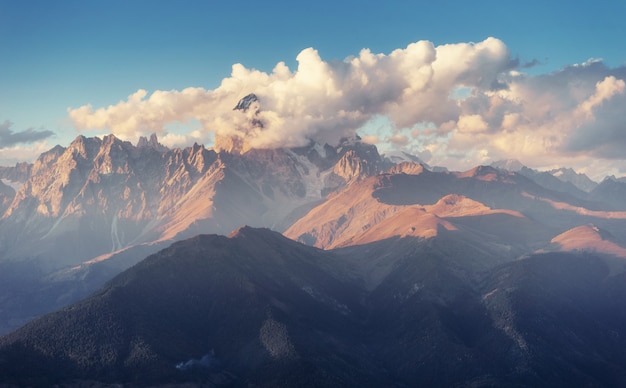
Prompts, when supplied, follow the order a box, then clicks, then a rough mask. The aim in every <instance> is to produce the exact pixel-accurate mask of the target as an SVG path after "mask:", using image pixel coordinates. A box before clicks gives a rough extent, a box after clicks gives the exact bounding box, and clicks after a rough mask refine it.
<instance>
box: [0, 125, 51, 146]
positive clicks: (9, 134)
mask: <svg viewBox="0 0 626 388" xmlns="http://www.w3.org/2000/svg"><path fill="white" fill-rule="evenodd" d="M12 126H13V123H12V122H10V121H8V120H6V121H4V122H3V123H2V124H0V148H8V147H13V146H15V145H17V144H20V143H22V144H24V143H34V142H37V141H41V140H44V139H47V138H49V137H50V136H52V135H54V132H52V131H48V130H36V129H33V128H28V129H25V130H23V131H19V132H15V131H13V130H12V129H11V127H12Z"/></svg>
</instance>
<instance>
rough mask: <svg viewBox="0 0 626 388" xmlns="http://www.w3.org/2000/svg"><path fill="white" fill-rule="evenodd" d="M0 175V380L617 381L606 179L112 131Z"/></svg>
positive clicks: (616, 251) (371, 149)
mask: <svg viewBox="0 0 626 388" xmlns="http://www.w3.org/2000/svg"><path fill="white" fill-rule="evenodd" d="M255 98H256V96H254V95H250V96H246V98H244V99H242V101H241V102H240V104H238V106H237V107H236V109H239V110H242V111H245V110H248V109H251V108H252V107H254V106H255V105H254V104H255V101H256V100H255ZM0 178H1V180H0V211H1V212H2V216H1V217H0V333H8V334H6V335H5V336H4V337H0V385H1V383H4V382H6V383H7V384H14V385H18V386H22V385H35V386H37V385H39V386H48V385H53V384H69V385H72V384H75V385H81V384H83V385H84V384H91V383H93V384H100V383H102V384H117V383H120V384H123V383H124V384H138V385H155V384H174V385H176V384H186V383H192V384H194V383H197V384H204V385H207V386H220V385H224V386H227V385H235V386H241V385H258V386H277V385H278V386H306V385H310V386H346V385H348V386H355V385H358V386H361V385H363V386H415V385H417V386H455V385H458V386H555V385H557V386H571V385H584V386H620V385H625V384H626V368H625V367H624V365H626V351H625V350H624V349H626V347H625V346H624V345H626V344H625V343H624V338H626V331H625V329H624V328H626V298H625V297H626V288H625V287H626V286H625V284H626V283H625V282H624V280H626V279H625V278H624V277H625V276H626V181H624V180H623V179H617V178H614V177H608V178H607V179H605V180H603V181H602V182H600V183H595V182H593V181H591V180H590V179H589V178H588V177H586V176H584V175H582V174H577V173H576V172H574V171H572V170H571V169H558V170H552V171H544V172H541V171H536V170H533V169H530V168H528V167H525V166H523V165H522V164H521V163H519V162H517V161H514V160H507V161H501V162H497V163H494V164H493V165H492V166H477V167H475V168H472V169H470V170H467V171H461V172H459V171H448V170H446V169H442V168H435V167H431V166H428V165H426V164H424V163H422V162H421V160H420V159H419V158H417V157H415V156H412V155H410V154H407V153H393V154H389V155H380V154H379V152H378V150H377V149H376V147H375V146H372V145H369V144H365V143H363V142H362V141H361V140H360V139H359V138H354V139H343V140H342V141H341V142H340V144H338V145H336V146H330V145H328V144H324V145H321V144H317V143H314V142H311V143H310V144H308V145H307V146H304V147H299V148H292V149H274V150H260V149H254V148H250V147H249V145H247V144H245V141H244V140H242V139H216V146H215V147H214V149H207V148H205V147H204V146H201V145H197V144H194V145H193V146H191V147H188V148H185V149H168V148H167V147H165V146H163V145H161V144H160V143H159V141H158V139H157V137H156V136H152V137H150V138H149V139H148V138H141V139H140V140H139V142H138V143H137V144H136V145H133V144H131V143H129V142H126V141H122V140H120V139H118V138H116V137H115V136H113V135H109V136H106V137H104V138H98V137H94V138H87V137H83V136H79V137H77V138H76V139H75V140H74V141H73V142H72V143H71V144H70V145H69V146H68V147H61V146H56V147H54V148H52V149H51V150H49V151H48V152H46V153H44V154H42V155H41V156H40V157H39V158H38V159H37V160H36V161H35V162H34V163H33V164H18V165H16V166H14V167H5V168H2V169H0ZM244 225H247V226H245V227H243V226H244ZM233 231H235V232H233ZM231 232H232V234H231ZM280 233H282V235H281V234H280ZM226 235H228V236H229V237H224V236H226ZM89 295H91V296H89ZM56 310H58V311H56ZM55 311H56V312H55ZM46 313H50V314H47V315H46ZM27 322H28V323H27ZM18 328H19V329H18Z"/></svg>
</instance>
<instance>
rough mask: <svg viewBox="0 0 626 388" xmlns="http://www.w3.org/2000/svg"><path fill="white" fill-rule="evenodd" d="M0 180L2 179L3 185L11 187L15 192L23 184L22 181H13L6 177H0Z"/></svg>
mask: <svg viewBox="0 0 626 388" xmlns="http://www.w3.org/2000/svg"><path fill="white" fill-rule="evenodd" d="M0 181H2V183H4V184H5V185H7V186H9V187H11V188H12V189H13V190H15V192H16V193H17V192H18V191H20V189H21V188H22V186H23V185H24V183H23V182H13V181H10V180H8V179H0Z"/></svg>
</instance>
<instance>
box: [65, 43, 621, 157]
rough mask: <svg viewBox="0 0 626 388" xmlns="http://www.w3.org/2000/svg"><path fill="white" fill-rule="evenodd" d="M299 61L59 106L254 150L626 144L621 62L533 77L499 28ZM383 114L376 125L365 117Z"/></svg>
mask: <svg viewBox="0 0 626 388" xmlns="http://www.w3.org/2000/svg"><path fill="white" fill-rule="evenodd" d="M296 60H297V63H298V65H297V68H296V69H295V70H291V69H289V68H288V67H287V66H286V65H285V64H284V63H283V62H280V63H278V64H277V65H276V66H275V67H274V69H273V71H272V72H270V73H267V72H262V71H259V70H256V69H249V68H246V67H245V66H243V65H241V64H235V65H233V67H232V73H231V76H230V77H228V78H226V79H224V80H223V81H222V83H221V84H220V86H219V87H217V88H215V89H212V90H207V89H203V88H187V89H184V90H180V91H178V90H171V91H155V92H153V93H152V94H150V95H149V94H148V92H147V91H145V90H138V91H137V92H135V93H134V94H132V95H130V96H129V97H128V98H127V99H126V100H124V101H120V102H119V103H117V104H115V105H111V106H108V107H100V108H94V107H92V106H91V105H85V106H81V107H78V108H75V109H68V114H69V117H70V118H71V120H72V121H73V123H74V125H75V126H76V127H77V128H78V129H81V130H88V129H97V130H102V129H106V130H108V131H110V132H113V133H115V134H116V135H118V136H120V137H123V138H127V139H136V138H137V137H138V136H140V135H148V134H149V133H151V132H157V133H162V134H163V133H166V132H167V130H166V128H167V126H168V124H171V123H173V122H181V123H186V122H190V121H194V122H196V121H197V122H199V123H200V125H201V128H202V129H201V130H199V131H195V132H194V133H193V134H190V135H189V137H190V138H191V137H193V139H194V140H196V139H206V142H207V143H209V142H210V141H209V139H211V138H212V136H213V135H214V134H215V135H219V136H231V137H241V138H245V139H246V141H247V142H248V144H249V145H250V146H252V147H256V148H275V147H292V146H301V145H304V144H307V143H308V142H309V141H310V140H314V141H318V142H321V143H324V142H326V143H329V144H333V143H336V142H337V141H338V140H339V139H340V138H341V137H344V136H351V135H354V134H355V133H356V132H357V131H358V132H359V133H360V134H361V135H363V136H364V137H365V138H366V139H367V140H368V141H369V142H374V143H375V142H379V145H381V144H382V143H384V144H385V146H387V147H396V148H404V149H407V150H410V151H413V152H415V153H420V154H425V155H430V157H431V160H429V161H428V162H429V163H431V164H444V165H449V166H451V167H453V168H455V167H459V168H462V167H469V166H471V165H475V164H478V163H486V162H490V161H492V160H496V159H501V158H511V157H513V158H519V159H521V160H522V161H524V162H525V163H527V164H530V165H531V166H540V165H546V166H547V165H553V164H563V163H565V164H568V165H576V164H577V163H578V164H580V165H587V166H589V163H586V162H585V161H588V160H589V159H590V158H593V159H602V160H605V161H607V162H606V163H609V161H610V160H611V159H616V158H622V156H621V154H622V151H621V150H623V149H624V146H626V128H624V123H625V122H626V120H624V119H626V113H625V112H626V110H625V109H623V107H624V106H626V97H625V90H624V89H625V86H624V79H626V68H623V67H622V68H617V69H610V68H607V67H606V66H605V65H604V64H603V63H602V61H600V60H590V61H587V62H585V63H583V64H579V65H572V66H569V67H566V68H564V69H562V70H560V71H558V72H555V73H551V74H545V75H539V76H530V75H528V74H525V73H524V72H522V70H523V69H524V68H526V67H528V66H527V65H524V64H522V65H520V64H519V61H517V60H515V59H514V58H512V56H511V53H510V51H509V49H508V48H507V47H506V45H505V44H504V43H503V42H502V41H500V40H498V39H496V38H488V39H486V40H484V41H482V42H478V43H456V44H446V45H441V46H434V45H433V43H431V42H428V41H419V42H416V43H412V44H410V45H408V46H407V47H406V48H402V49H396V50H394V51H392V52H391V53H389V54H377V53H372V52H371V51H370V50H368V49H363V50H361V52H360V53H359V54H358V55H356V56H351V57H347V58H345V59H344V60H342V61H339V60H331V61H325V60H323V59H322V58H320V56H319V54H318V52H317V51H316V50H314V49H313V48H308V49H305V50H303V51H302V52H300V54H299V55H298V56H297V58H296ZM249 93H254V94H255V95H256V96H258V98H259V101H258V104H259V105H258V107H257V109H258V112H257V109H254V110H249V111H248V112H242V111H240V110H233V107H235V106H236V104H237V102H238V101H239V99H241V98H242V97H244V96H246V95H248V94H249ZM255 112H257V113H255ZM251 115H254V119H253V118H252V117H251ZM381 117H382V118H384V119H385V120H386V121H385V122H386V124H387V125H385V126H384V128H383V127H381V126H380V125H374V126H373V125H371V123H372V122H373V121H380V118H381ZM258 122H261V123H262V125H255V123H257V124H258ZM170 135H172V134H170ZM184 138H185V136H181V135H177V136H172V137H171V139H175V140H176V141H181V142H182V141H184ZM585 163H586V164H585ZM596 163H597V162H596ZM624 167H626V165H625V166H624Z"/></svg>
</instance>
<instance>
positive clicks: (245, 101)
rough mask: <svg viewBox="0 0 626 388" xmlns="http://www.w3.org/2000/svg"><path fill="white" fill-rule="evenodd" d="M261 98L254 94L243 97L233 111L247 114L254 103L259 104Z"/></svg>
mask: <svg viewBox="0 0 626 388" xmlns="http://www.w3.org/2000/svg"><path fill="white" fill-rule="evenodd" d="M258 101H259V98H258V97H257V96H256V94H254V93H250V94H248V95H247V96H245V97H243V98H242V99H241V100H239V102H238V103H237V105H236V106H235V107H234V108H233V110H241V111H244V112H247V111H248V109H250V106H252V104H253V103H255V102H258Z"/></svg>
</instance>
